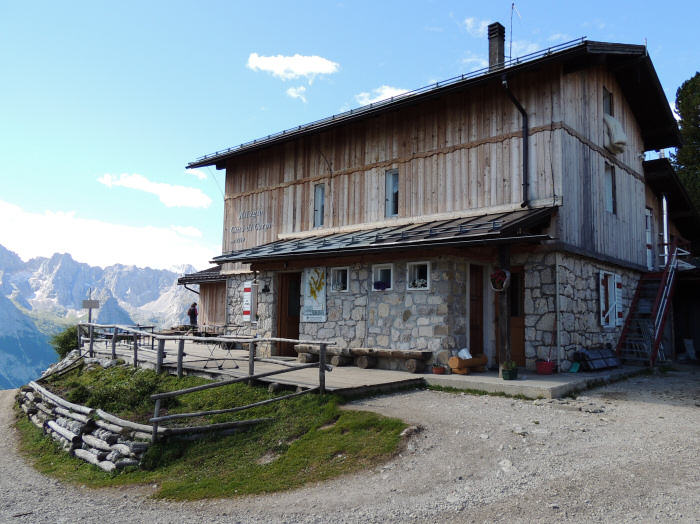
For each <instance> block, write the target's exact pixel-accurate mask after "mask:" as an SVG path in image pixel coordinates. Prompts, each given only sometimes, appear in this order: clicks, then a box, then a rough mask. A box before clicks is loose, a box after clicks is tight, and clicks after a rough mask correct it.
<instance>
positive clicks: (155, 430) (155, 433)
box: [151, 340, 160, 444]
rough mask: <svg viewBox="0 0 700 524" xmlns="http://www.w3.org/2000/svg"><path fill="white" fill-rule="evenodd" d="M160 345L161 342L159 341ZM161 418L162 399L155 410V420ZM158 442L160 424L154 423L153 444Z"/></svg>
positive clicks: (157, 401)
mask: <svg viewBox="0 0 700 524" xmlns="http://www.w3.org/2000/svg"><path fill="white" fill-rule="evenodd" d="M158 342H159V343H160V340H159V341H158ZM159 416H160V399H156V409H155V410H153V418H158V417H159ZM156 442H158V422H154V423H153V433H152V434H151V444H155V443H156Z"/></svg>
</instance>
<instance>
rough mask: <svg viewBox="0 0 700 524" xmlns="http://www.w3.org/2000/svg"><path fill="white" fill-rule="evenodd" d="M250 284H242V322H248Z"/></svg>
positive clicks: (251, 303)
mask: <svg viewBox="0 0 700 524" xmlns="http://www.w3.org/2000/svg"><path fill="white" fill-rule="evenodd" d="M252 288H253V283H252V282H243V322H250V309H251V306H252V305H253V301H252V293H251V291H252Z"/></svg>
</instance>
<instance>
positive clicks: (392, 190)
mask: <svg viewBox="0 0 700 524" xmlns="http://www.w3.org/2000/svg"><path fill="white" fill-rule="evenodd" d="M385 198H386V203H385V204H386V207H385V208H384V216H386V217H396V216H399V170H398V169H392V170H391V171H387V172H386V191H385Z"/></svg>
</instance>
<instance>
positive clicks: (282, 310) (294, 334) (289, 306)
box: [277, 273, 301, 357]
mask: <svg viewBox="0 0 700 524" xmlns="http://www.w3.org/2000/svg"><path fill="white" fill-rule="evenodd" d="M279 278H280V286H279V289H280V293H279V304H278V311H279V316H278V320H277V334H278V336H279V338H291V339H297V340H298V339H299V315H300V313H301V273H280V275H279ZM277 355H278V356H281V357H296V356H297V352H296V351H295V350H294V344H292V343H291V342H278V343H277Z"/></svg>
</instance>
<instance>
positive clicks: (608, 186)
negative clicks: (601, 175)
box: [605, 164, 617, 215]
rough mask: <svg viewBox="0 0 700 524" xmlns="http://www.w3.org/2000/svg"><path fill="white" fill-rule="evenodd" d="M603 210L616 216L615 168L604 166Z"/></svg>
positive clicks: (608, 165)
mask: <svg viewBox="0 0 700 524" xmlns="http://www.w3.org/2000/svg"><path fill="white" fill-rule="evenodd" d="M605 210H606V211H607V212H608V213H612V214H613V215H615V214H617V189H616V187H615V168H614V167H613V166H611V165H610V164H605Z"/></svg>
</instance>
